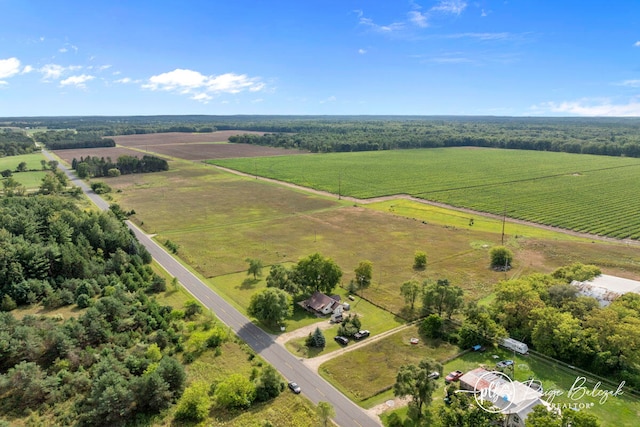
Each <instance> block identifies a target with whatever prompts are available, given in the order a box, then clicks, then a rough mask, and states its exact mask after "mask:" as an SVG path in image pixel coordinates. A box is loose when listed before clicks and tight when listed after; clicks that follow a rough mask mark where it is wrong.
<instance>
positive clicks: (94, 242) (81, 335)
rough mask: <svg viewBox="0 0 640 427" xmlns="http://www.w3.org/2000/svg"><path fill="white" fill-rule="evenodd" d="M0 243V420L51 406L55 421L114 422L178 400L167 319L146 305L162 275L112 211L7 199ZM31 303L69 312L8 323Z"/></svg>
mask: <svg viewBox="0 0 640 427" xmlns="http://www.w3.org/2000/svg"><path fill="white" fill-rule="evenodd" d="M0 241H1V243H0V301H1V305H0V308H1V311H2V312H1V313H0V414H4V415H5V416H8V417H13V416H15V417H20V416H24V415H26V414H28V413H30V412H31V411H39V410H43V409H45V408H47V407H49V406H51V405H58V407H59V410H57V411H56V416H57V417H60V418H57V419H56V422H55V424H58V425H63V424H64V425H69V424H76V423H78V424H80V425H120V424H123V423H124V422H125V421H126V420H128V419H130V418H131V417H132V416H136V414H137V415H138V416H141V415H144V414H154V413H157V412H159V411H160V410H162V409H164V408H167V407H168V406H169V405H171V403H172V402H175V401H176V400H177V399H178V398H179V397H180V396H181V394H182V391H183V388H184V385H185V373H184V369H183V367H182V365H181V364H180V363H179V362H178V361H177V360H176V359H174V358H173V357H171V356H170V354H171V353H172V352H173V350H172V349H173V348H175V347H176V346H177V345H179V342H180V335H179V333H177V331H176V330H175V329H174V328H173V327H172V319H175V313H173V310H172V308H171V307H168V306H161V305H159V304H158V303H156V302H155V300H154V299H152V298H150V294H152V293H154V292H158V291H161V290H164V289H165V287H166V285H165V282H164V279H163V278H161V277H159V276H157V275H156V274H155V273H154V272H153V271H152V270H151V268H150V266H149V263H150V262H151V255H150V254H149V253H148V252H147V250H146V249H145V248H144V247H143V246H141V245H140V244H139V243H138V241H137V240H136V239H135V237H134V236H133V235H132V233H131V232H130V231H129V230H128V229H127V228H126V226H125V225H124V223H122V222H121V221H120V220H118V219H117V218H116V216H115V215H114V214H113V213H111V212H104V213H103V212H87V211H83V210H81V209H79V208H78V207H76V206H75V205H74V204H73V203H72V202H71V201H70V199H64V198H61V197H58V196H34V197H6V198H3V199H1V200H0ZM32 304H41V305H43V306H44V307H45V308H50V309H53V308H57V307H63V306H75V307H77V309H79V310H80V311H78V314H77V317H70V318H68V319H64V318H63V317H61V316H60V317H56V316H53V317H51V316H36V315H25V316H23V317H22V318H21V319H18V318H16V317H14V316H13V314H12V311H13V310H14V309H15V308H16V307H17V306H29V305H32ZM163 353H164V355H163Z"/></svg>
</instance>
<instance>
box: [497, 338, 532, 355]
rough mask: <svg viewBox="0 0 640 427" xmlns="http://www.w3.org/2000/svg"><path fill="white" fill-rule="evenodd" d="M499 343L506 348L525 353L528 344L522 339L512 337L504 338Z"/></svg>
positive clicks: (527, 349) (527, 350)
mask: <svg viewBox="0 0 640 427" xmlns="http://www.w3.org/2000/svg"><path fill="white" fill-rule="evenodd" d="M500 345H501V346H503V347H505V348H508V349H509V350H513V351H517V352H518V353H520V354H527V353H528V352H529V346H527V345H526V344H525V343H523V342H522V341H518V340H514V339H513V338H505V339H503V340H502V341H501V342H500Z"/></svg>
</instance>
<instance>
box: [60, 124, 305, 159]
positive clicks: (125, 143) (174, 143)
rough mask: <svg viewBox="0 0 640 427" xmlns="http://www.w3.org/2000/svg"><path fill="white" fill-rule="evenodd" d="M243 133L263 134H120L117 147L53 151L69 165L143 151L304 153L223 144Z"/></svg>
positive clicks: (186, 155)
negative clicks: (92, 157) (82, 160)
mask: <svg viewBox="0 0 640 427" xmlns="http://www.w3.org/2000/svg"><path fill="white" fill-rule="evenodd" d="M245 133H251V134H257V135H262V134H264V132H249V131H241V130H227V131H219V132H211V133H181V132H171V133H149V134H141V135H120V136H114V137H112V138H113V139H114V140H115V141H116V144H118V147H113V148H82V149H77V150H56V154H57V155H58V156H59V157H60V158H62V159H63V160H64V161H65V162H67V163H69V164H70V163H71V161H72V160H73V159H74V158H76V159H80V157H87V156H96V157H104V158H107V157H111V159H112V160H113V161H114V162H115V161H116V160H117V159H118V157H119V156H124V155H127V156H134V157H138V158H140V157H142V156H143V155H145V154H155V155H159V156H161V157H163V156H168V157H175V158H179V159H185V160H206V159H224V158H234V157H263V156H284V155H291V154H305V153H307V152H306V151H299V150H286V149H283V148H273V147H262V146H259V145H250V144H230V143H227V141H228V139H229V137H230V136H232V135H240V134H245ZM128 147H129V148H131V149H129V148H128Z"/></svg>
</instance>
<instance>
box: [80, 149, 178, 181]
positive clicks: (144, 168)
mask: <svg viewBox="0 0 640 427" xmlns="http://www.w3.org/2000/svg"><path fill="white" fill-rule="evenodd" d="M71 168H72V169H74V170H75V171H76V172H77V173H78V177H80V178H82V179H84V178H95V177H103V176H107V177H114V176H120V175H128V174H132V173H147V172H161V171H167V170H169V163H168V162H167V161H166V160H164V159H161V158H159V157H155V156H149V155H146V154H145V155H144V156H142V158H141V159H139V158H137V157H134V156H120V157H118V160H117V161H116V162H115V163H114V162H113V161H112V160H111V158H109V157H107V158H106V159H105V158H104V157H101V158H98V157H95V156H93V157H91V156H89V157H86V158H82V157H80V160H77V159H75V158H74V159H73V160H72V161H71Z"/></svg>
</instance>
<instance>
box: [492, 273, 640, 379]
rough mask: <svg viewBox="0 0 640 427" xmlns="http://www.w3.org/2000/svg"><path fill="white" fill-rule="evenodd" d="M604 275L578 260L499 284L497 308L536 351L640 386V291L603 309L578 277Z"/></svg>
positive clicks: (515, 334)
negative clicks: (585, 293) (577, 283)
mask: <svg viewBox="0 0 640 427" xmlns="http://www.w3.org/2000/svg"><path fill="white" fill-rule="evenodd" d="M598 274H600V271H599V269H597V268H596V267H593V266H585V265H582V264H573V265H571V266H569V267H564V268H560V269H558V270H556V271H555V272H554V273H553V274H550V275H542V274H534V275H531V276H528V277H525V278H520V279H514V280H507V281H502V282H500V283H498V285H497V287H496V299H495V301H494V302H493V303H492V306H491V310H492V313H493V316H494V318H495V320H497V321H498V322H499V324H500V325H501V326H503V327H504V328H505V329H506V330H507V331H508V332H509V334H510V335H511V336H512V337H514V338H516V339H519V340H521V341H525V342H528V343H530V344H531V345H532V346H533V347H534V349H535V350H537V351H540V352H541V353H544V354H546V355H547V356H550V357H554V358H557V359H560V360H563V361H566V362H569V363H571V364H572V365H575V366H579V367H582V368H584V369H588V370H590V371H592V372H594V373H597V374H600V375H606V376H608V377H612V378H616V379H619V380H624V381H626V382H627V383H628V384H630V385H632V386H636V387H637V386H638V385H640V351H639V350H640V295H638V294H635V293H627V294H625V295H623V296H621V297H619V298H617V299H616V300H614V301H613V302H612V303H611V304H610V305H609V306H606V307H600V305H599V303H598V301H597V300H596V299H594V298H591V297H586V296H580V295H578V292H577V289H576V288H575V287H574V286H572V285H571V284H570V283H571V281H572V280H580V281H584V280H588V279H590V278H593V277H595V276H596V275H598Z"/></svg>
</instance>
